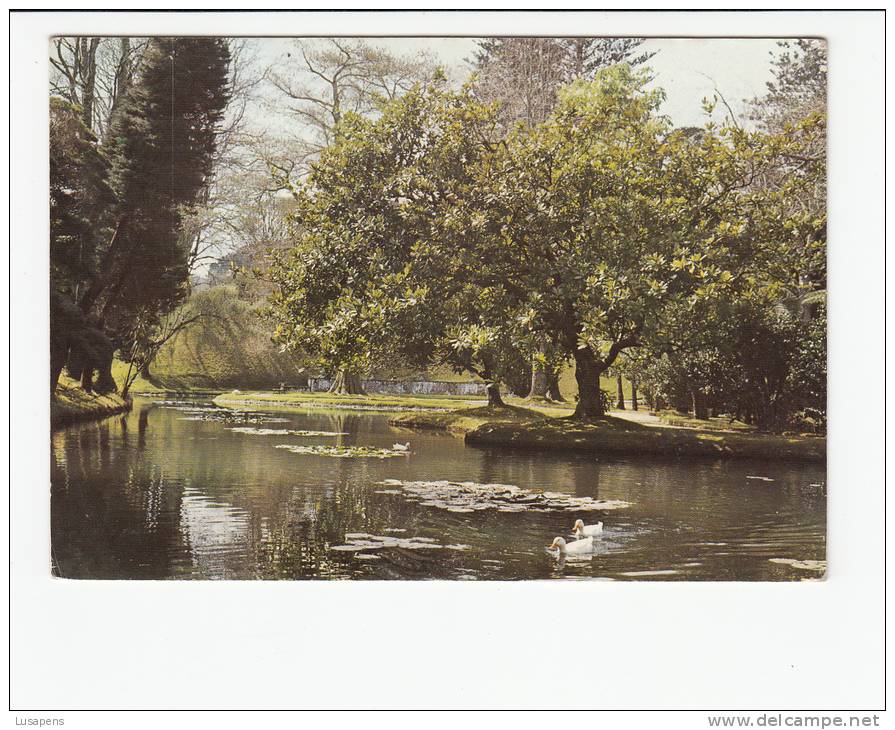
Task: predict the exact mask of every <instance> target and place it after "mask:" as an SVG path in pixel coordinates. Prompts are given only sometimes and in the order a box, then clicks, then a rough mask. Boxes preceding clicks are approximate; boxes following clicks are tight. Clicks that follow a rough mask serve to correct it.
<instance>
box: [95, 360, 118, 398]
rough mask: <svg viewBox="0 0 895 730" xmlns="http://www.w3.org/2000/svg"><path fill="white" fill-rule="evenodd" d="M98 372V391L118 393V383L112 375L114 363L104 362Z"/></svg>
mask: <svg viewBox="0 0 895 730" xmlns="http://www.w3.org/2000/svg"><path fill="white" fill-rule="evenodd" d="M97 372H98V373H99V377H98V378H97V381H96V391H97V392H98V393H117V392H118V384H117V383H116V382H115V378H113V377H112V364H111V363H109V364H108V365H106V364H105V363H103V365H102V367H100V369H99V370H98V371H97Z"/></svg>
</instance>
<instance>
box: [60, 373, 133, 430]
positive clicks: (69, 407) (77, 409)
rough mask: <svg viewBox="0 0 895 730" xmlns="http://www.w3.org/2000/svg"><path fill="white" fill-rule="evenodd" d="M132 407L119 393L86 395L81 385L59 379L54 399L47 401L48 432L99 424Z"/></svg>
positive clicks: (129, 401)
mask: <svg viewBox="0 0 895 730" xmlns="http://www.w3.org/2000/svg"><path fill="white" fill-rule="evenodd" d="M132 407H133V402H132V401H131V400H130V398H127V399H125V398H122V397H121V396H120V395H119V394H118V393H105V394H100V393H86V392H85V391H83V390H82V389H81V387H80V385H79V384H78V383H77V382H75V381H74V380H72V379H71V378H68V377H66V376H65V375H63V376H61V377H60V378H59V384H58V386H57V389H56V393H55V395H53V396H51V398H50V429H51V430H53V431H55V430H57V429H59V428H62V427H64V426H70V425H72V424H74V423H82V422H84V421H98V420H101V419H103V418H108V417H109V416H114V415H116V414H118V413H127V412H128V411H130V410H131V408H132Z"/></svg>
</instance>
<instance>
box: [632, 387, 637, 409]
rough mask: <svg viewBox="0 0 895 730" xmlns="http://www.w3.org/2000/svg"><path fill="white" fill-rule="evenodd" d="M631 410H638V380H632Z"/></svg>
mask: <svg viewBox="0 0 895 730" xmlns="http://www.w3.org/2000/svg"><path fill="white" fill-rule="evenodd" d="M631 410H632V411H636V410H637V381H636V380H632V381H631Z"/></svg>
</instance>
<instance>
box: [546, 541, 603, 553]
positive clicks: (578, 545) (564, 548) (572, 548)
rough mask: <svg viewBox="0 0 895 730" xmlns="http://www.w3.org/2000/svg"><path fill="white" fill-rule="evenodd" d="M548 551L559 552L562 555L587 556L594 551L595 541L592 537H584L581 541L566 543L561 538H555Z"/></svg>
mask: <svg viewBox="0 0 895 730" xmlns="http://www.w3.org/2000/svg"><path fill="white" fill-rule="evenodd" d="M547 549H548V550H558V551H559V554H560V555H561V556H562V555H586V554H588V553H592V552H593V551H594V539H593V538H592V537H584V538H582V539H581V540H575V541H573V542H566V541H565V540H563V539H562V538H561V537H554V538H553V544H551V545H550V546H549V547H548V548H547Z"/></svg>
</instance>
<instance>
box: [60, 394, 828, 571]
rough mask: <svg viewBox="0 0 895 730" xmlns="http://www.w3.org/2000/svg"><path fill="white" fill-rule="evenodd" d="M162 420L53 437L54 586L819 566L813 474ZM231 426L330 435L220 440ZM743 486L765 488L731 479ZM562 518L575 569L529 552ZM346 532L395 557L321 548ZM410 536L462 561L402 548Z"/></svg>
mask: <svg viewBox="0 0 895 730" xmlns="http://www.w3.org/2000/svg"><path fill="white" fill-rule="evenodd" d="M207 405H209V404H202V403H197V404H194V405H193V406H192V407H193V408H195V407H196V406H207ZM178 408H179V407H178V406H177V405H176V404H155V403H152V402H150V401H138V402H137V404H136V405H135V408H134V410H133V411H132V412H131V413H129V414H127V415H126V416H123V417H115V418H111V419H108V420H106V421H103V422H100V423H94V424H84V425H78V426H72V427H70V428H67V429H64V430H61V431H57V432H55V433H54V434H53V436H52V452H53V466H52V480H53V484H52V537H53V558H54V561H53V562H54V571H55V572H56V573H57V574H58V575H61V576H65V577H72V578H153V579H163V578H223V579H281V578H290V579H295V578H309V579H345V578H372V579H395V578H404V579H408V578H409V579H428V578H450V579H470V578H474V579H523V578H538V579H539V578H556V577H562V578H584V577H587V578H605V579H615V580H635V579H639V580H646V579H662V580H800V579H810V578H816V577H817V575H818V571H817V570H807V569H805V568H804V566H805V565H811V563H810V562H808V563H806V562H805V561H816V560H823V559H824V557H825V532H826V518H825V505H826V491H825V487H824V482H825V474H824V470H823V468H822V467H821V466H812V465H786V464H779V463H777V464H756V463H742V462H723V461H706V462H697V463H686V462H668V461H639V460H632V459H629V460H623V461H605V460H597V459H595V458H594V457H590V456H583V455H550V454H535V453H525V452H519V451H513V452H503V451H501V450H497V449H485V450H480V449H474V448H468V447H465V446H464V445H463V442H462V441H461V440H460V439H457V438H455V437H452V436H448V435H444V434H437V433H416V432H414V433H408V432H406V431H402V432H398V430H397V429H393V428H391V427H389V426H388V424H387V418H386V416H383V415H378V414H367V413H363V414H355V413H341V412H326V411H321V410H310V411H308V412H305V413H301V414H292V413H282V412H271V413H267V414H258V413H256V414H247V415H234V414H227V413H223V414H219V413H216V412H213V411H211V410H210V409H209V410H207V411H205V413H204V415H203V417H202V418H201V419H199V420H184V419H185V417H186V416H188V415H189V414H188V413H186V412H185V411H183V410H179V409H178ZM266 420H274V421H275V422H276V423H275V425H272V426H271V425H266V424H265V421H266ZM237 421H239V423H237ZM243 422H248V423H250V424H251V426H252V427H257V428H271V429H277V430H306V431H328V432H338V433H344V434H346V435H342V436H327V437H319V438H312V437H308V436H300V435H283V434H275V435H260V434H258V433H251V432H248V433H247V432H240V431H233V430H230V429H232V428H233V427H234V426H239V425H240V423H243ZM135 434H136V438H135ZM398 440H400V441H401V442H404V441H408V440H409V441H410V442H411V450H412V454H410V455H409V456H407V457H405V458H401V459H384V460H380V459H367V458H331V457H326V456H316V455H307V454H295V453H292V452H290V451H287V450H283V449H277V448H275V446H276V445H277V444H282V443H291V444H295V445H302V444H305V445H307V444H315V443H325V444H328V445H333V444H338V445H340V446H346V447H350V446H371V447H375V448H389V447H391V445H392V444H393V443H394V442H395V441H398ZM754 476H763V477H766V479H753V478H748V477H754ZM768 479H773V481H767V480H768ZM385 480H397V481H398V482H414V481H416V482H423V481H437V480H448V481H453V482H476V483H479V484H488V483H499V484H511V485H516V486H518V487H520V488H522V489H524V490H538V491H544V490H546V491H550V492H561V493H565V494H568V495H571V496H574V497H583V498H590V499H598V500H608V501H624V502H629V503H631V504H630V506H629V507H627V508H624V509H615V510H611V511H605V512H604V511H599V512H596V513H595V512H586V513H581V514H578V513H574V512H563V511H556V512H532V511H522V512H500V511H497V510H495V509H487V510H479V511H473V512H450V511H447V510H445V509H439V508H436V507H432V506H426V505H425V504H424V503H421V502H420V500H419V499H416V498H410V497H411V496H412V495H409V494H408V493H406V492H405V491H404V490H403V489H401V488H400V487H394V486H391V485H386V486H383V484H382V482H383V481H385ZM579 516H584V517H585V518H586V521H588V522H593V521H596V520H602V521H603V522H604V523H605V529H604V534H603V536H602V537H600V538H598V540H597V543H598V546H597V549H596V552H595V553H594V554H593V555H592V556H589V557H588V558H587V559H585V560H577V559H576V560H570V559H565V560H557V559H556V558H555V557H554V556H552V555H550V554H548V553H547V551H546V550H545V546H546V545H548V544H549V543H550V542H551V540H552V539H553V538H554V537H556V536H562V537H565V538H566V539H571V538H570V533H571V528H572V524H573V523H574V520H575V518H576V517H579ZM399 531H400V532H399ZM351 533H366V534H369V535H374V536H380V537H383V536H389V535H391V536H393V537H400V538H401V539H402V540H404V541H405V542H401V543H397V544H392V543H391V542H389V544H388V546H386V547H383V548H381V549H379V548H376V549H364V550H359V551H353V550H334V549H333V548H334V547H337V546H340V545H345V544H346V535H348V534H351ZM420 539H422V542H425V541H434V542H435V543H437V544H438V545H442V546H451V545H466V546H469V548H468V549H462V550H460V549H448V548H444V549H419V548H418V545H419V542H418V541H420ZM414 545H416V546H417V547H414ZM781 559H782V560H781ZM799 566H802V567H799Z"/></svg>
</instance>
